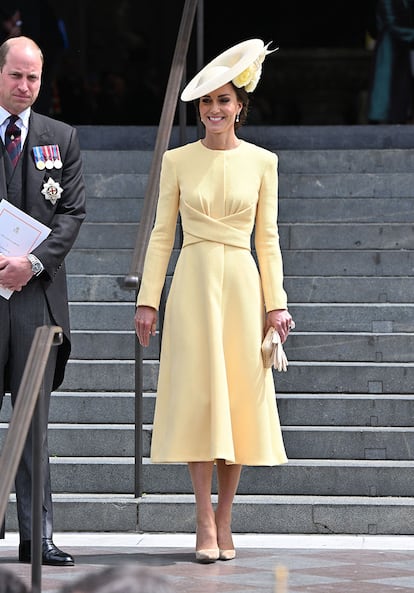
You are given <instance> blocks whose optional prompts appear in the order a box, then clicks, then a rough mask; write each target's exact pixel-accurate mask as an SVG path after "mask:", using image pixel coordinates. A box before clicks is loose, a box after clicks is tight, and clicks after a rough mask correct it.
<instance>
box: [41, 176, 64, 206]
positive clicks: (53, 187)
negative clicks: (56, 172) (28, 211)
mask: <svg viewBox="0 0 414 593" xmlns="http://www.w3.org/2000/svg"><path fill="white" fill-rule="evenodd" d="M62 192H63V189H62V188H61V187H60V185H59V182H58V181H54V179H52V178H51V177H49V179H48V180H47V181H46V182H45V183H44V184H43V189H42V192H41V193H42V194H43V195H44V196H45V199H46V200H49V202H51V203H52V204H53V205H55V204H56V202H57V200H58V199H59V198H60V197H61V195H62Z"/></svg>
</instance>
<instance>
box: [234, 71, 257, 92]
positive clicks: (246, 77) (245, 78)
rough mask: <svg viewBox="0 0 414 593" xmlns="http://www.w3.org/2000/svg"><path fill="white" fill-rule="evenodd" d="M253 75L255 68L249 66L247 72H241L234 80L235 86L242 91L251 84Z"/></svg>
mask: <svg viewBox="0 0 414 593" xmlns="http://www.w3.org/2000/svg"><path fill="white" fill-rule="evenodd" d="M253 75H254V70H253V67H252V66H249V67H248V68H246V70H243V72H241V73H240V74H239V75H238V76H236V77H235V78H233V84H235V85H236V86H237V87H238V88H239V89H240V88H241V87H243V86H246V85H248V84H249V83H250V82H251V80H252V78H253Z"/></svg>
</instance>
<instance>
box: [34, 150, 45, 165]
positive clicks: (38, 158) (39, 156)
mask: <svg viewBox="0 0 414 593" xmlns="http://www.w3.org/2000/svg"><path fill="white" fill-rule="evenodd" d="M33 155H34V159H35V164H36V168H37V169H39V171H43V169H44V168H45V167H46V163H45V159H44V156H43V151H42V149H41V147H40V146H34V147H33Z"/></svg>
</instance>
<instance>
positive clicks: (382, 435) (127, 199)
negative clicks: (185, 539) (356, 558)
mask: <svg viewBox="0 0 414 593" xmlns="http://www.w3.org/2000/svg"><path fill="white" fill-rule="evenodd" d="M407 128H409V126H408V127H406V128H404V129H403V131H402V132H401V130H399V129H398V127H397V126H396V127H395V128H394V127H391V128H388V127H375V131H376V134H375V136H374V135H373V128H370V127H368V128H365V127H364V126H361V127H359V126H356V127H353V128H349V129H347V128H345V129H342V128H341V127H340V126H337V127H334V129H331V128H329V127H327V128H325V129H323V128H322V129H319V130H318V131H315V128H314V129H311V130H309V129H305V128H303V129H296V128H292V129H287V130H286V129H285V130H280V129H279V130H278V132H279V134H278V135H273V134H272V131H271V130H265V131H263V130H256V131H255V130H254V129H252V130H249V131H248V134H250V135H251V136H250V137H251V138H252V139H257V141H259V142H260V143H261V144H264V145H267V146H268V148H270V149H274V150H275V151H276V152H277V153H278V155H279V163H280V164H279V176H280V190H279V194H280V206H279V229H280V236H281V245H282V250H283V254H284V263H285V277H286V280H285V286H286V289H287V292H288V295H289V303H290V310H291V312H292V314H293V317H294V319H295V321H296V330H295V331H294V332H292V334H291V336H290V338H289V340H288V342H287V344H286V348H285V349H286V353H287V355H288V357H289V360H290V365H289V369H288V372H287V373H282V374H280V373H275V382H276V390H277V393H278V406H279V412H280V417H281V423H282V426H283V433H284V439H285V444H286V448H287V453H288V456H289V460H290V461H289V463H288V464H287V465H285V466H281V467H275V468H254V467H245V468H244V469H243V472H242V478H241V483H240V488H239V491H238V495H237V497H236V502H235V508H234V524H233V527H234V530H235V531H236V532H258V533H260V532H262V533H367V534H375V533H380V534H402V533H405V534H411V533H414V518H413V512H412V511H413V510H414V508H413V507H414V502H413V501H414V498H412V497H413V494H414V481H413V480H412V473H413V469H414V461H413V460H414V397H413V395H412V393H413V391H414V365H413V361H414V340H413V337H414V336H413V333H414V316H413V304H412V301H413V298H412V295H413V294H414V275H413V267H414V252H413V249H414V208H413V203H414V202H413V187H414V174H413V173H412V171H413V170H414V149H413V150H411V149H410V148H409V146H410V143H411V145H413V143H412V139H413V136H412V133H411V136H410V131H409V130H407ZM139 130H140V129H139V128H138V129H137V136H139ZM246 130H247V128H246ZM81 132H83V134H84V136H82V134H81V141H82V138H84V141H83V142H82V147H83V156H84V163H85V178H86V183H87V193H88V216H87V219H86V221H85V223H84V224H83V227H82V229H81V233H80V236H79V238H78V240H77V243H76V245H75V248H74V250H73V251H72V253H71V254H70V255H69V257H68V261H67V266H68V273H69V292H70V300H71V305H70V306H71V319H72V328H73V345H74V347H73V353H72V357H71V360H70V362H69V365H68V369H67V373H66V378H65V382H64V384H63V386H62V388H61V389H60V391H59V392H58V393H56V394H54V395H53V397H52V409H51V424H50V450H51V456H52V459H51V461H52V482H53V492H54V501H55V529H56V531H96V530H98V531H159V532H174V531H177V532H188V531H189V532H191V531H193V530H194V502H193V497H192V495H191V485H190V480H189V476H188V473H187V468H186V466H185V465H181V464H174V465H163V464H159V465H152V464H151V463H149V461H148V454H149V448H150V439H151V428H152V425H151V423H152V415H153V409H154V402H155V391H156V379H157V373H158V344H157V340H153V343H152V345H151V347H150V349H149V350H148V352H146V359H145V361H144V391H145V395H144V405H143V411H144V425H143V446H144V455H145V460H144V467H143V484H144V487H143V489H144V493H145V494H144V496H143V497H142V499H140V500H137V499H135V498H134V495H133V492H134V459H133V455H134V424H133V423H134V414H135V412H134V393H133V390H134V362H133V356H134V333H133V315H134V302H133V301H134V296H135V295H134V294H133V292H131V291H126V290H125V289H124V288H123V278H124V276H125V275H126V273H127V272H128V268H129V264H130V259H131V255H132V246H133V243H134V236H135V233H136V230H137V223H138V221H139V216H140V211H141V207H142V201H143V195H144V192H145V187H146V180H147V172H148V169H149V165H150V160H151V158H152V153H151V148H150V145H151V142H150V140H149V138H150V132H151V131H150V130H142V133H141V140H142V143H143V145H144V149H142V148H140V147H139V146H137V141H136V138H137V136H135V140H131V146H130V147H127V148H128V149H127V150H119V149H118V147H116V146H115V145H114V141H113V138H112V142H111V141H110V139H109V138H108V136H107V135H105V134H108V135H109V134H111V133H112V135H113V134H114V132H113V130H112V131H108V130H105V129H103V130H100V136H99V139H98V140H93V141H92V140H91V138H96V133H97V132H96V131H95V132H92V131H90V130H85V131H82V130H81ZM121 132H122V131H121ZM130 137H131V131H129V136H128V138H130ZM246 137H247V139H250V137H249V136H246ZM93 142H94V143H93ZM145 142H146V144H147V145H145ZM173 143H174V137H173ZM123 146H124V147H125V144H123ZM99 147H101V148H104V150H102V149H99ZM175 257H176V253H174V257H173V258H172V262H171V265H170V270H169V273H170V274H171V272H172V271H173V266H174V262H175ZM196 388H197V386H195V389H196ZM9 415H10V405H9V402H6V405H5V406H4V409H3V410H2V413H1V417H0V421H1V422H3V424H0V438H1V435H2V434H3V435H4V431H5V426H6V425H5V422H6V421H7V419H8V417H9ZM14 506H15V505H14V499H13V496H12V497H11V503H10V505H9V507H10V508H9V509H8V517H7V523H8V528H9V529H16V527H17V524H16V519H15V509H14Z"/></svg>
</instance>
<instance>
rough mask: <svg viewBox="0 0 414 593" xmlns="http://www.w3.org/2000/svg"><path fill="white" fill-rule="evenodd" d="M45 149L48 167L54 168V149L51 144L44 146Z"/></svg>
mask: <svg viewBox="0 0 414 593" xmlns="http://www.w3.org/2000/svg"><path fill="white" fill-rule="evenodd" d="M42 148H43V151H44V154H45V156H46V169H53V159H52V151H51V147H50V146H43V147H42Z"/></svg>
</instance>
